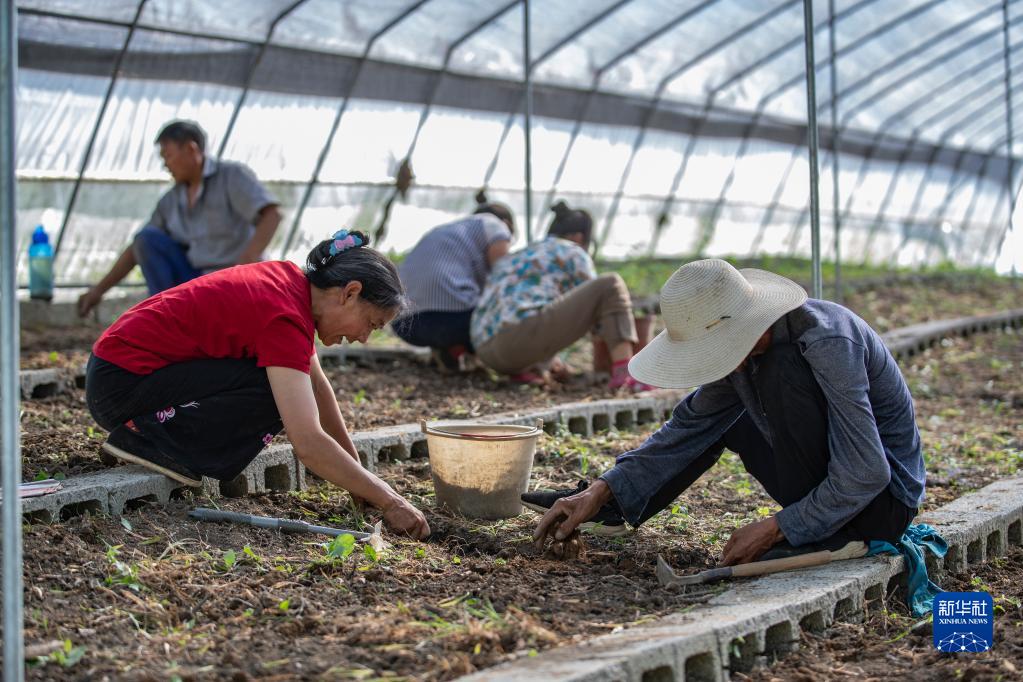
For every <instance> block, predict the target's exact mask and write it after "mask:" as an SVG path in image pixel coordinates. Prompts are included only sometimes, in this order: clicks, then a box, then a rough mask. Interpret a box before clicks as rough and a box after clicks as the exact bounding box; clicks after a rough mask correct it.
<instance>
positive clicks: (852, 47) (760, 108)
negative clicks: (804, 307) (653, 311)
mask: <svg viewBox="0 0 1023 682" xmlns="http://www.w3.org/2000/svg"><path fill="white" fill-rule="evenodd" d="M868 4H869V2H861V3H859V4H857V5H854V6H852V7H849V8H847V9H846V10H844V11H843V12H840V13H839V16H841V17H843V18H848V17H849V16H851V15H852V14H854V13H855V12H857V11H859V10H861V9H863V8H864V7H866V6H867V5H868ZM937 4H938V0H934V1H933V2H930V3H926V4H924V5H920V6H918V7H916V8H914V9H912V10H909V11H908V12H905V13H904V14H902V15H900V16H898V17H896V18H894V19H892V20H891V21H889V22H888V23H886V24H884V25H883V26H882V27H880V28H878V29H877V30H875V31H873V32H871V33H870V34H868V35H866V36H863V37H861V38H860V39H858V40H856V41H853V42H852V43H850V44H849V45H847V46H845V47H843V48H842V49H841V50H836V51H835V54H834V55H833V56H832V55H829V57H828V58H827V59H825V60H824V61H823V62H821V63H820V64H817V63H816V62H815V67H814V68H815V69H817V68H821V66H822V65H823V64H829V65H830V63H831V61H832V60H833V59H837V58H838V56H841V55H844V54H848V53H850V52H854V51H856V50H858V49H860V48H861V47H863V46H864V45H867V44H868V43H869V42H870V41H872V40H874V39H876V38H877V37H878V36H880V35H882V34H884V33H886V32H887V31H889V30H892V29H893V28H895V27H896V26H898V25H900V24H902V23H904V22H906V21H909V20H910V19H912V18H914V17H916V16H917V15H918V14H920V13H922V12H924V11H927V10H929V9H931V8H933V7H935V6H936V5H937ZM829 21H830V19H829ZM963 23H965V22H961V24H963ZM826 25H827V24H822V25H820V26H815V27H814V31H815V32H816V31H817V30H819V29H821V28H824V26H826ZM947 35H951V31H944V32H943V35H942V37H941V39H943V38H944V37H947ZM799 42H802V41H801V40H800V41H791V42H790V43H788V44H787V47H786V49H791V47H794V46H796V45H798V44H799ZM914 49H924V48H914ZM782 52H783V51H775V52H773V53H772V56H771V57H770V59H760V60H758V61H757V62H755V66H754V67H753V70H755V69H758V68H760V67H762V66H763V65H764V64H766V63H768V62H769V61H770V60H771V59H774V58H775V57H777V56H780V55H781V54H782ZM911 52H912V50H911ZM893 63H895V62H894V60H893V61H891V62H889V64H888V65H886V67H884V68H890V66H891V65H892V64H893ZM880 72H882V70H881V69H878V70H875V71H874V72H873V73H874V74H877V73H880ZM748 73H749V71H743V75H744V76H745V75H747V74H748ZM805 77H806V75H805V71H804V73H801V74H800V75H799V76H796V77H793V78H792V79H790V80H789V81H786V82H785V83H784V84H783V85H781V86H778V87H777V88H776V89H775V90H773V91H772V92H770V93H768V94H767V95H765V96H764V97H762V98H761V99H760V100H759V101H758V103H757V108H756V111H755V113H754V117H753V120H752V121H751V123H750V125H749V126H748V127H747V130H746V136H750V135H752V133H753V131H754V130H755V129H756V126H757V124H758V123H759V121H760V119H761V117H762V116H763V113H764V111H766V108H767V105H768V104H769V103H770V101H771V100H773V99H774V98H775V97H777V96H779V95H780V94H782V93H783V92H784V91H785V90H788V89H789V88H790V87H793V86H795V85H796V84H797V83H799V82H800V81H802V80H804V79H805ZM736 80H737V79H735V78H734V77H733V78H732V79H728V80H726V81H724V82H723V83H721V84H719V85H718V86H715V88H714V89H712V90H711V91H710V94H709V95H708V98H707V103H706V105H705V107H704V115H706V113H708V112H709V111H710V108H711V106H712V102H713V99H714V98H715V97H717V96H718V94H719V93H720V92H721V91H722V90H724V89H725V88H726V87H728V86H729V85H731V84H732V83H733V82H735V81H736ZM838 96H840V95H838ZM838 96H835V95H833V97H832V101H836V99H837V97H838ZM821 108H822V109H824V108H828V107H821ZM704 120H705V119H704ZM701 130H702V126H701V128H700V129H698V130H697V132H696V134H695V135H694V137H698V136H699V133H700V132H701ZM744 139H745V138H744ZM693 148H694V143H693V141H692V140H690V144H689V145H687V148H686V153H685V155H684V156H683V159H682V163H681V164H680V166H679V170H678V172H676V175H675V178H674V180H673V182H672V188H671V190H670V192H669V194H668V196H667V197H666V198H665V202H664V206H663V209H662V211H661V213H662V216H664V215H667V212H668V210H669V209H670V207H671V204H672V203H673V201H674V197H675V193H676V192H677V191H678V187H679V186H680V185H681V181H682V177H683V176H684V174H685V169H686V166H687V163H688V158H689V155H690V154H691V153H692V150H693ZM799 149H800V148H798V147H796V148H793V154H796V153H798V151H799ZM790 167H791V164H790ZM733 170H734V166H733ZM786 177H787V173H786ZM776 195H777V196H780V192H777V191H776ZM773 212H774V208H773V206H772V208H771V209H770V210H769V211H768V213H767V214H765V218H766V216H767V215H768V214H770V215H773ZM715 220H716V217H715ZM765 227H766V226H765V224H764V223H763V222H762V223H761V229H760V232H759V233H758V241H759V238H761V237H762V234H763V230H764V228H765ZM656 240H657V235H656V234H655V238H654V241H653V243H652V244H651V248H652V249H653V248H656Z"/></svg>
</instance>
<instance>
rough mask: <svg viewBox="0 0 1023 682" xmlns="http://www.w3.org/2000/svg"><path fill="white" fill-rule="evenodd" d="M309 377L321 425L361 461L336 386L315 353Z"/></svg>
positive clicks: (345, 449) (355, 458) (353, 456)
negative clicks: (325, 372) (339, 404)
mask: <svg viewBox="0 0 1023 682" xmlns="http://www.w3.org/2000/svg"><path fill="white" fill-rule="evenodd" d="M309 378H310V379H311V381H312V386H313V396H314V397H315V398H316V409H317V410H318V411H319V413H320V427H321V428H322V429H323V430H324V431H326V432H327V434H328V435H329V436H330V437H331V438H333V439H334V440H335V441H337V444H338V445H340V446H341V449H343V450H344V451H345V452H347V453H348V454H349V455H351V457H352V459H354V460H355V461H356V462H358V461H359V453H358V451H357V450H356V449H355V443H354V442H352V437H351V436H350V435H349V433H348V426H347V425H346V424H345V418H344V416H343V415H342V414H341V408H339V407H338V404H337V399H336V398H335V396H334V387H333V386H331V385H330V380H328V379H327V375H326V374H324V373H323V368H322V367H321V366H320V358H319V357H318V356H317V355H316V354H315V353H313V357H312V362H311V364H310V367H309Z"/></svg>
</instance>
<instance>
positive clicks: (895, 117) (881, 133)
mask: <svg viewBox="0 0 1023 682" xmlns="http://www.w3.org/2000/svg"><path fill="white" fill-rule="evenodd" d="M1017 21H1020V20H1017ZM989 37H990V36H989ZM1016 45H1017V46H1020V47H1023V41H1021V42H1019V43H1017V44H1016ZM955 51H956V50H955V48H952V49H950V50H949V51H947V52H946V53H944V54H943V55H942V56H941V57H940V58H938V59H935V60H932V61H931V62H928V64H927V65H926V66H928V68H929V69H930V68H936V66H938V65H940V64H943V63H944V62H945V61H946V59H947V57H946V55H949V54H954V52H955ZM1001 58H1002V57H1001V51H999V54H998V55H996V56H993V57H990V58H985V59H982V60H981V61H980V62H978V63H977V64H974V65H972V66H971V67H968V68H966V69H964V70H963V71H961V72H960V73H958V74H956V75H954V76H952V77H950V78H948V79H946V81H944V82H943V83H942V84H941V85H940V86H939V87H937V88H935V89H934V90H931V91H930V92H928V93H926V94H925V95H922V96H920V97H917V98H916V99H914V100H913V101H912V102H910V103H909V104H907V105H905V106H903V107H902V108H901V109H899V110H898V111H897V112H895V113H894V114H892V115H890V116H889V117H888V118H886V119H885V120H884V121H883V122H882V123H881V125H879V126H878V128H877V133H876V135H875V136H874V139H873V142H872V146H871V148H870V150H869V151H868V153H867V155H866V156H864V157H863V162H862V164H861V166H860V171H859V174H858V177H857V180H856V183H855V186H854V188H853V191H852V192H851V193H850V195H849V199H848V201H847V202H846V206H845V208H844V209H843V211H842V214H841V215H842V218H843V219H844V218H845V216H847V215H848V214H849V211H850V210H851V204H852V198H853V196H854V194H855V191H856V189H858V188H859V186H860V184H862V181H863V179H864V178H865V177H866V173H867V169H868V168H869V165H870V161H871V160H872V159H873V156H874V153H875V151H876V149H877V146H878V145H879V144H880V142H881V140H882V139H883V138H884V137H886V136H887V135H886V132H885V131H886V130H887V129H888V127H889V126H891V125H893V124H894V123H896V122H897V121H899V120H900V119H902V118H903V117H904V116H905V115H906V114H908V113H909V112H910V111H913V110H915V109H916V108H918V107H920V106H922V105H923V104H924V103H926V102H927V101H929V100H931V99H933V97H934V95H935V93H936V92H942V91H944V90H946V89H950V88H953V87H957V86H958V85H961V83H962V81H963V79H965V78H969V77H972V76H973V75H975V74H976V73H977V72H978V71H981V70H983V69H986V68H988V67H989V66H991V65H992V64H994V63H996V62H997V61H1000V60H1001ZM915 71H917V70H914V72H915ZM875 73H876V72H875ZM901 80H902V79H900V81H901ZM897 82H899V81H897ZM953 111H954V108H953V107H945V108H944V109H943V110H941V112H938V113H940V114H941V115H948V114H950V113H952V112H953ZM935 120H939V119H938V118H937V117H936V116H935V115H932V116H931V117H929V119H928V125H932V124H933V123H934V121H935ZM848 126H849V122H848V121H844V122H843V123H842V124H840V125H839V129H838V130H837V131H833V132H834V134H835V135H841V134H842V133H844V132H846V130H848ZM921 128H922V126H918V127H917V129H916V131H915V133H914V135H913V137H911V138H910V141H909V142H910V143H909V145H908V146H909V147H910V148H912V147H913V146H915V144H916V140H917V138H918V137H919V131H920V129H921ZM947 137H948V136H946V137H943V138H942V139H947ZM793 153H796V151H794V152H793ZM905 158H906V154H903V156H902V157H900V160H899V162H898V163H899V168H901V166H902V163H903V162H904V160H905ZM897 179H898V173H896V175H895V176H894V177H893V180H892V183H893V184H894V183H895V182H896V181H897ZM874 229H876V226H875V228H874Z"/></svg>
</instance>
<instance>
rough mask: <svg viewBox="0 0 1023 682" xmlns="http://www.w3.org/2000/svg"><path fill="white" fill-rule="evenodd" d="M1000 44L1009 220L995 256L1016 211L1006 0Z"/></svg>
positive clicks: (1008, 230)
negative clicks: (1007, 167)
mask: <svg viewBox="0 0 1023 682" xmlns="http://www.w3.org/2000/svg"><path fill="white" fill-rule="evenodd" d="M1002 44H1003V45H1004V47H1005V49H1004V50H1003V53H1002V57H1003V59H1004V60H1005V135H1006V139H1005V158H1006V160H1007V162H1008V164H1009V169H1008V173H1006V175H1007V178H1006V186H1007V187H1008V189H1009V222H1008V227H1006V229H1005V232H1003V233H1002V239H1001V241H1000V242H999V244H998V249H997V250H996V251H995V258H996V259H997V258H998V256H1000V255H1001V250H1002V245H1003V244H1004V243H1005V238H1006V237H1007V236H1008V234H1009V233H1010V232H1012V229H1013V224H1012V214H1013V213H1015V212H1016V193H1015V191H1014V189H1015V182H1013V178H1014V177H1015V171H1016V161H1015V159H1014V158H1013V156H1012V154H1013V138H1012V133H1013V131H1012V65H1011V64H1010V61H1011V59H1010V56H1011V55H1010V50H1011V49H1012V48H1011V46H1010V44H1009V2H1008V0H1002ZM1012 276H1013V278H1015V277H1016V259H1013V263H1012Z"/></svg>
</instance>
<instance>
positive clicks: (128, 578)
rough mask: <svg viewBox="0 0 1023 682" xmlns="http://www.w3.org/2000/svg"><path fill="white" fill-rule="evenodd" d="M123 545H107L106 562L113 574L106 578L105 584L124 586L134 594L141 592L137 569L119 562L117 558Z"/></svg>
mask: <svg viewBox="0 0 1023 682" xmlns="http://www.w3.org/2000/svg"><path fill="white" fill-rule="evenodd" d="M122 546H123V545H109V546H108V547H107V561H109V562H110V563H111V565H112V566H113V569H114V571H115V572H114V573H113V574H111V575H108V576H107V577H106V580H105V581H104V582H106V584H107V585H108V586H110V585H124V586H125V587H128V588H129V589H132V590H135V591H136V592H141V591H142V587H143V585H142V583H141V582H139V575H138V570H139V569H138V567H137V566H135V565H134V564H128V563H125V562H123V561H121V560H120V559H119V558H118V556H119V555H120V553H121V547H122Z"/></svg>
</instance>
